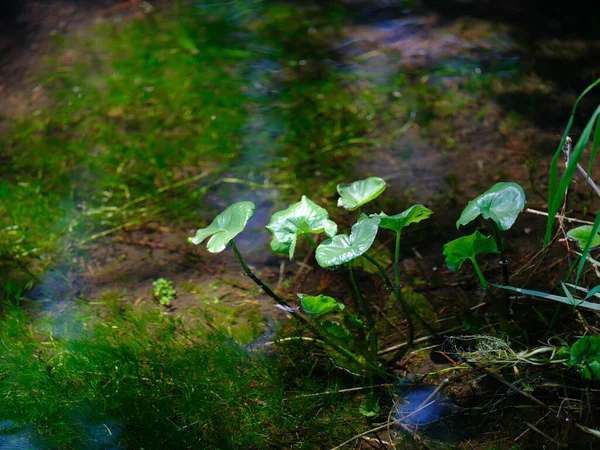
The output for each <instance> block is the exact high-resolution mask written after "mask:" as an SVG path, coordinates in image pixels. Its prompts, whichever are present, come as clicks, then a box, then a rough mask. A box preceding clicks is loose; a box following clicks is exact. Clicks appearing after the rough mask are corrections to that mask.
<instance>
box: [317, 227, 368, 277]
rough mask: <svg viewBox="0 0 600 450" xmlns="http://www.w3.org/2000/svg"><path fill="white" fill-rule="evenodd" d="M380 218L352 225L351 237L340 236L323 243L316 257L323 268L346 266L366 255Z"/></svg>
mask: <svg viewBox="0 0 600 450" xmlns="http://www.w3.org/2000/svg"><path fill="white" fill-rule="evenodd" d="M378 225H379V218H363V219H362V220H360V221H359V222H358V223H355V224H354V225H352V232H351V233H350V236H348V235H346V234H338V235H337V236H334V237H332V238H330V239H327V240H325V241H323V242H322V243H321V244H320V245H319V247H317V251H316V253H315V256H316V258H317V262H318V263H319V265H320V266H321V267H325V268H327V267H333V266H339V265H341V264H345V263H347V262H350V261H352V260H353V259H355V258H358V257H359V256H361V255H362V254H363V253H365V252H366V251H367V250H369V248H371V245H373V241H374V240H375V236H377V230H378Z"/></svg>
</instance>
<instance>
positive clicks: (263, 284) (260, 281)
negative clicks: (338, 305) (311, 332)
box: [229, 239, 312, 328]
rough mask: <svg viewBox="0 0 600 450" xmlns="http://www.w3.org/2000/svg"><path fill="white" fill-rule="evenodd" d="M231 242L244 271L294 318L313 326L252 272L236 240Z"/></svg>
mask: <svg viewBox="0 0 600 450" xmlns="http://www.w3.org/2000/svg"><path fill="white" fill-rule="evenodd" d="M229 243H230V244H231V248H232V249H233V252H234V253H235V256H236V257H237V259H238V261H239V263H240V265H241V266H242V269H244V272H245V273H246V275H248V277H249V278H250V279H251V280H252V281H254V282H255V283H256V284H257V285H258V286H259V287H260V288H261V289H262V290H263V291H265V293H266V294H267V295H268V296H269V297H271V298H272V299H273V300H275V301H276V302H277V303H278V304H279V305H281V306H283V308H284V309H285V310H286V311H287V312H289V313H290V314H291V315H292V316H294V318H296V319H298V320H299V321H300V322H302V323H303V324H305V325H307V326H308V327H309V328H312V327H311V325H310V324H309V323H308V322H307V321H306V319H305V318H304V317H302V316H301V315H300V314H298V313H297V312H296V311H295V310H294V308H292V307H291V306H290V305H289V304H288V303H287V302H286V301H285V300H284V299H282V298H281V297H280V296H279V295H277V294H276V293H275V292H273V291H272V290H271V288H269V286H267V285H266V284H265V283H263V281H262V280H261V279H260V278H258V277H257V276H256V275H255V274H254V272H252V270H251V269H250V267H248V264H246V261H244V258H243V256H242V254H241V253H240V251H239V250H238V248H237V245H235V242H233V239H232V240H231V241H229Z"/></svg>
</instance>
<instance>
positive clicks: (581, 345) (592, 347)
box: [568, 336, 600, 380]
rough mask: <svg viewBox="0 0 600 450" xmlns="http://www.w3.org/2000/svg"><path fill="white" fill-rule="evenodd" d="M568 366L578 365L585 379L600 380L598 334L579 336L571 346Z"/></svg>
mask: <svg viewBox="0 0 600 450" xmlns="http://www.w3.org/2000/svg"><path fill="white" fill-rule="evenodd" d="M568 364H569V366H579V368H580V370H581V375H583V377H584V378H585V379H587V380H600V336H584V337H581V338H579V339H578V340H577V342H575V344H573V346H572V347H571V358H570V359H569V363H568Z"/></svg>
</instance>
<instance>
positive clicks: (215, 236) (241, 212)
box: [188, 202, 254, 253]
mask: <svg viewBox="0 0 600 450" xmlns="http://www.w3.org/2000/svg"><path fill="white" fill-rule="evenodd" d="M253 214H254V203H252V202H237V203H234V204H233V205H231V206H229V208H227V209H226V210H225V211H223V212H222V213H221V214H219V215H218V216H217V217H215V220H213V221H212V223H211V224H210V225H209V226H208V227H206V228H201V229H199V230H198V231H197V232H196V235H195V236H194V237H190V238H188V241H190V242H191V243H192V244H196V245H198V244H200V243H201V242H202V241H203V240H204V239H206V238H207V237H209V236H212V237H211V238H210V240H209V241H208V244H206V248H207V249H208V251H209V252H211V253H219V252H222V251H223V250H224V249H225V247H226V246H227V244H228V243H229V241H231V240H232V239H233V238H234V237H236V236H237V235H238V234H240V233H241V232H242V231H243V230H244V227H245V226H246V224H247V223H248V220H250V217H252V216H253Z"/></svg>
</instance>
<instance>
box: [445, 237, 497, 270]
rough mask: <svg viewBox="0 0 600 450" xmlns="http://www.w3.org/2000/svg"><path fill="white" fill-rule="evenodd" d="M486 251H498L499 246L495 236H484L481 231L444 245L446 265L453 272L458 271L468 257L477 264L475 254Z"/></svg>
mask: <svg viewBox="0 0 600 450" xmlns="http://www.w3.org/2000/svg"><path fill="white" fill-rule="evenodd" d="M484 253H498V247H497V246H496V242H494V238H493V237H491V236H484V235H483V234H481V233H480V232H479V231H475V232H474V233H473V234H471V235H469V236H463V237H461V238H458V239H455V240H453V241H450V242H448V243H447V244H445V245H444V256H445V257H446V265H447V266H448V268H449V269H450V270H451V271H453V272H458V271H459V270H460V268H461V266H462V265H463V263H464V262H465V261H466V260H467V259H468V260H471V261H472V262H473V264H476V262H475V256H477V255H481V254H484Z"/></svg>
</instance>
